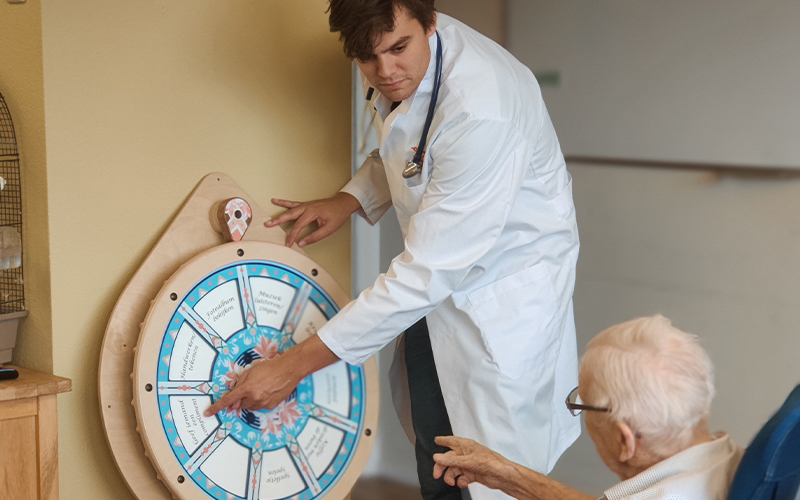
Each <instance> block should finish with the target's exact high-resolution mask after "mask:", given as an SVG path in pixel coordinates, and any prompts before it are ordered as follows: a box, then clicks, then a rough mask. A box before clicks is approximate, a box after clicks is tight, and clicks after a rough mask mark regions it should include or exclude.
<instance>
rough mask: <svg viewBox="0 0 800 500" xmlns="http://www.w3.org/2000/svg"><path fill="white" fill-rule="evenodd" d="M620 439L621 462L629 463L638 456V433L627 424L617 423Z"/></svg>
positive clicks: (618, 437)
mask: <svg viewBox="0 0 800 500" xmlns="http://www.w3.org/2000/svg"><path fill="white" fill-rule="evenodd" d="M615 425H616V428H617V432H618V434H617V439H619V461H620V463H623V464H624V463H628V461H629V460H630V459H631V458H633V456H634V455H635V454H636V433H635V432H633V431H632V430H631V428H630V427H628V424H626V423H625V422H615Z"/></svg>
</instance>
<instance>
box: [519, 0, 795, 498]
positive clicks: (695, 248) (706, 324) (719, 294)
mask: <svg viewBox="0 0 800 500" xmlns="http://www.w3.org/2000/svg"><path fill="white" fill-rule="evenodd" d="M617 4H618V5H617V7H618V8H619V9H623V10H624V9H625V8H634V7H632V6H629V7H625V6H624V5H623V4H622V3H620V2H617ZM536 5H539V6H542V8H540V9H538V10H537V9H534V8H533V6H534V3H532V2H529V1H528V0H511V1H510V3H509V9H510V10H509V19H510V25H509V49H510V50H511V52H512V53H514V54H515V55H516V56H517V57H518V58H519V59H520V60H522V61H523V62H525V63H526V64H528V65H529V66H531V67H532V68H533V69H534V70H536V69H541V67H540V68H537V67H536V66H537V64H540V63H539V62H537V61H536V60H535V58H534V56H533V54H534V53H535V50H534V42H533V41H532V38H533V37H532V36H531V33H532V30H531V28H530V26H531V22H530V20H531V19H534V18H535V20H536V24H537V25H540V26H543V25H547V24H548V22H549V21H550V18H549V17H548V16H551V15H555V14H554V12H555V11H554V10H553V9H549V8H544V7H546V6H548V5H549V6H550V7H552V5H553V4H550V3H548V2H536ZM673 5H674V4H673ZM622 14H624V12H623V13H622ZM686 14H689V12H688V11H687V12H686ZM741 14H742V13H741V12H740V11H737V10H736V9H735V8H731V9H718V10H717V11H716V13H715V17H716V22H718V23H720V24H726V23H737V22H739V21H740V19H741ZM553 22H556V20H553ZM681 36H682V34H681V33H680V32H676V33H674V37H675V38H676V39H677V38H680V37H681ZM764 36H769V32H767V31H766V28H765V33H764ZM729 57H732V58H735V57H737V52H736V50H735V49H734V48H732V49H731V51H730V54H729ZM550 63H551V62H550V61H547V62H545V63H541V64H544V65H549V64H550ZM740 71H741V74H742V75H748V76H751V77H752V76H753V75H754V74H755V73H754V72H755V71H757V68H754V67H748V66H746V65H742V67H741V68H740ZM687 78H691V75H687ZM619 83H620V85H622V84H623V83H624V82H623V81H620V82H619ZM722 90H724V89H722ZM557 92H558V89H550V88H546V89H544V91H543V94H544V96H545V102H548V97H551V98H552V97H553V96H554V95H556V93H557ZM777 98H784V99H796V96H787V95H784V96H777ZM743 105H744V106H746V105H747V103H743ZM634 108H635V105H634V104H633V103H630V104H629V107H628V108H623V109H621V110H620V113H622V114H624V113H631V114H633V113H636V112H637V109H634ZM551 111H552V115H553V122H554V124H555V127H556V130H557V131H558V132H559V135H560V136H561V137H562V140H563V139H564V138H568V137H569V135H570V133H574V132H575V131H574V130H571V129H566V130H565V127H566V125H565V123H566V122H568V120H566V119H562V117H561V116H560V115H559V113H558V111H557V110H555V109H552V110H551ZM780 116H781V115H776V117H775V119H774V120H773V122H772V123H770V124H769V126H770V127H772V128H775V129H781V128H784V127H788V125H789V124H788V123H784V122H782V121H781V120H780ZM718 118H720V119H718V120H717V122H718V123H719V127H721V130H720V129H717V130H715V132H714V135H715V136H717V137H718V136H719V135H720V134H723V135H724V133H725V130H726V127H728V128H730V129H732V128H734V127H735V126H736V125H735V124H733V123H731V122H730V121H729V120H725V119H721V117H718ZM593 119H596V117H594V118H593ZM687 119H690V120H701V119H708V117H705V116H697V117H692V116H689V117H687ZM587 133H590V134H595V133H596V134H614V133H615V130H613V129H612V130H608V129H604V130H600V129H595V130H590V131H589V132H587ZM566 140H567V141H568V140H569V139H566ZM763 140H764V141H765V142H764V143H763V144H762V146H763V148H765V149H766V148H768V147H770V144H769V143H768V141H769V137H765V138H764V139H763ZM569 146H570V145H569V143H562V147H563V148H564V149H565V150H568V149H569ZM666 146H669V144H666ZM719 161H722V160H719ZM795 163H796V161H795ZM568 168H569V169H570V171H571V173H572V174H573V177H574V190H575V191H574V194H575V204H576V208H577V214H578V227H579V230H580V234H581V242H582V246H581V255H580V259H579V261H578V273H577V284H576V292H575V309H576V321H577V328H578V345H579V346H580V349H581V352H582V351H583V348H584V346H585V345H586V343H587V342H588V340H589V339H590V338H591V337H592V336H594V335H595V334H597V333H598V332H600V331H601V330H603V329H605V328H607V327H608V326H611V325H612V324H614V323H617V322H620V321H625V320H628V319H631V318H634V317H637V316H643V315H650V314H654V313H662V314H664V315H666V316H667V317H669V318H671V319H672V320H673V322H674V324H675V325H676V326H678V327H679V328H682V329H684V330H687V331H689V332H692V333H695V334H697V335H699V336H700V338H701V341H702V343H703V346H704V347H705V348H706V349H707V350H708V352H709V354H710V355H711V358H712V360H713V361H714V364H715V366H716V376H717V384H716V385H717V397H716V399H715V401H714V404H713V408H712V418H711V422H710V424H711V428H712V429H713V430H727V431H728V432H730V434H731V435H732V436H733V438H734V439H735V440H736V441H737V442H738V443H739V444H741V445H743V446H746V445H747V444H748V442H749V441H750V439H751V438H752V437H753V436H754V434H755V433H756V432H757V431H758V430H759V428H760V427H761V425H762V424H763V423H764V422H765V421H766V420H767V418H769V416H770V415H771V414H772V413H773V412H774V411H775V410H776V409H777V408H778V407H779V406H780V404H781V403H782V402H783V400H784V399H785V397H786V396H787V395H788V393H789V392H790V390H791V389H792V388H793V387H794V386H795V385H796V384H797V383H798V382H800V362H798V353H800V307H798V306H800V265H799V264H800V250H799V249H800V229H798V223H797V221H798V217H797V214H798V210H800V176H798V175H797V174H785V175H780V174H770V173H765V172H758V171H745V170H734V171H727V172H721V173H714V172H712V171H702V170H674V169H673V170H667V169H654V168H644V167H641V168H636V167H622V166H613V165H607V166H601V165H589V164H579V163H569V164H568ZM553 477H555V478H557V479H559V480H562V481H564V482H565V483H567V484H569V485H572V486H575V487H579V488H582V489H583V490H584V491H586V492H587V493H591V494H597V495H598V496H599V494H600V493H601V491H602V490H603V489H604V488H606V487H608V486H610V485H612V484H614V483H615V482H616V481H617V479H616V478H615V477H614V476H613V475H612V474H611V473H610V472H608V471H607V470H606V468H605V466H604V465H603V464H602V462H601V461H600V459H599V458H598V457H597V454H596V452H595V450H594V446H593V445H592V443H591V441H590V439H589V438H588V436H586V435H585V434H584V435H583V436H581V438H580V439H579V440H578V442H577V443H576V444H575V445H574V446H573V447H572V448H570V449H569V450H568V451H567V452H566V454H565V455H564V456H563V457H562V459H561V461H560V462H559V464H558V465H557V467H556V470H555V471H554V472H553Z"/></svg>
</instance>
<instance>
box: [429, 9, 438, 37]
mask: <svg viewBox="0 0 800 500" xmlns="http://www.w3.org/2000/svg"><path fill="white" fill-rule="evenodd" d="M437 14H438V12H436V11H435V10H434V11H433V23H431V27H430V28H428V33H426V34H427V35H428V38H430V37H432V36H433V35H434V33H436V24H437V22H438V21H439V17H438V16H437Z"/></svg>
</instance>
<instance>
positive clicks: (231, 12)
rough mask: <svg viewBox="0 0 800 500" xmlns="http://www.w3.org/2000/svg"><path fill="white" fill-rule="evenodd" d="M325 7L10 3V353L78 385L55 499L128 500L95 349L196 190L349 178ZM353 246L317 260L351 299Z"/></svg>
mask: <svg viewBox="0 0 800 500" xmlns="http://www.w3.org/2000/svg"><path fill="white" fill-rule="evenodd" d="M326 7H327V2H325V0H293V1H291V2H287V1H284V0H271V1H266V0H263V1H249V0H228V1H225V2H218V1H211V0H171V1H163V0H141V1H137V2H116V1H115V2H108V1H105V0H72V1H69V2H63V1H60V0H44V1H43V3H42V5H41V8H40V4H39V0H28V2H27V3H26V4H23V5H18V6H11V5H8V4H7V3H6V2H0V90H2V91H4V92H8V93H9V95H11V94H12V93H13V94H14V98H15V101H14V104H13V106H12V112H13V113H14V118H15V119H16V120H17V123H18V130H19V132H20V136H21V140H20V142H21V146H22V147H23V151H24V153H23V162H24V164H25V167H26V169H28V170H26V173H25V177H24V178H23V182H24V183H25V190H26V192H25V194H26V199H25V203H26V224H27V226H26V229H27V231H28V232H27V233H26V242H25V243H26V246H25V252H26V255H25V257H26V266H27V267H26V272H27V273H28V274H27V277H28V297H29V304H30V308H31V310H32V313H31V318H30V319H29V320H28V322H27V324H26V330H27V331H26V332H24V334H25V335H24V337H23V338H21V342H20V344H21V347H20V350H19V351H18V352H17V353H16V355H15V356H16V358H15V359H16V360H17V361H18V362H19V363H20V364H23V365H25V366H32V367H35V368H40V369H43V370H45V371H49V370H50V369H52V371H53V372H54V373H56V374H58V375H61V376H66V377H69V378H71V379H72V381H73V392H72V393H70V394H66V395H63V396H61V397H60V399H59V432H60V449H59V458H60V466H61V469H60V477H61V497H62V498H67V499H72V498H85V499H111V498H113V499H125V498H130V494H129V493H128V490H127V488H126V487H125V485H124V483H123V481H122V479H121V477H120V475H119V474H118V472H117V471H116V468H115V465H114V463H113V460H112V458H111V455H110V453H109V451H108V448H107V445H106V441H105V437H104V433H103V429H102V426H101V420H100V416H99V411H98V398H97V380H96V378H97V366H98V359H99V352H100V347H101V343H102V340H103V334H104V330H105V325H106V322H107V320H108V317H109V315H110V313H111V309H112V307H113V305H114V303H115V301H116V298H117V297H118V296H119V294H120V293H121V291H122V289H123V287H124V286H125V284H126V283H127V282H128V280H129V279H130V278H131V276H132V275H133V273H134V272H135V271H136V269H137V267H138V266H139V264H140V263H141V262H142V260H143V259H144V257H145V256H146V254H147V252H148V251H149V249H150V248H151V247H152V245H153V244H154V243H155V242H156V240H157V239H158V237H159V235H160V234H161V233H162V231H163V230H164V229H165V228H166V227H167V225H168V224H169V222H170V220H171V219H172V217H173V216H174V215H175V213H176V212H177V210H178V208H179V207H180V206H181V204H182V203H183V202H184V201H185V199H186V197H187V196H188V195H189V193H190V192H191V191H192V189H193V188H194V186H195V185H196V184H197V182H199V181H200V179H201V178H202V177H203V176H204V175H205V174H207V173H209V172H212V171H223V172H226V173H228V174H229V175H231V176H232V177H233V178H234V179H235V180H236V181H237V182H238V183H239V184H240V185H242V186H243V187H244V188H245V190H246V191H247V192H248V193H249V194H250V195H252V196H253V197H254V198H255V199H256V200H258V201H259V202H260V204H262V205H263V206H265V207H266V206H268V204H269V199H270V198H271V197H275V196H280V197H288V198H294V199H310V198H316V197H322V196H327V195H330V194H333V193H334V192H335V191H336V190H337V189H338V188H339V187H341V186H342V185H343V184H344V183H345V182H346V181H347V179H348V178H349V157H350V97H349V88H350V87H349V85H350V64H349V62H348V61H347V60H346V59H345V58H344V56H343V55H342V51H341V48H340V45H339V43H338V41H337V36H336V35H334V34H331V33H329V31H328V26H327V16H326V14H325V10H326ZM40 13H41V14H40ZM40 20H41V23H40ZM12 39H14V40H15V43H14V44H12V43H10V41H11V40H12ZM17 40H19V41H21V42H22V43H17ZM45 117H46V120H45ZM45 124H46V127H45ZM45 132H46V138H47V141H46V144H45ZM45 153H46V154H45ZM45 158H47V163H46V166H47V168H46V169H45ZM48 227H49V231H48ZM34 228H36V230H37V231H38V233H34ZM349 252H350V240H349V228H346V229H345V230H343V231H341V232H340V233H339V234H338V235H336V236H334V237H332V238H330V239H329V240H328V241H325V242H323V243H320V244H317V245H315V246H313V247H311V248H309V249H308V253H309V254H310V256H311V257H312V258H314V259H315V260H317V261H318V262H319V263H320V264H321V265H322V266H323V267H325V268H326V269H327V270H328V271H330V272H331V273H332V274H333V276H334V277H335V278H336V280H337V281H338V282H339V283H340V284H342V285H343V286H344V287H345V289H349V282H350V259H349ZM51 298H52V299H51ZM51 304H52V321H51V316H50V305H51ZM51 324H52V329H51V327H50V325H51ZM34 326H35V327H36V328H35V331H31V330H34V328H33V327H34ZM52 353H54V354H52Z"/></svg>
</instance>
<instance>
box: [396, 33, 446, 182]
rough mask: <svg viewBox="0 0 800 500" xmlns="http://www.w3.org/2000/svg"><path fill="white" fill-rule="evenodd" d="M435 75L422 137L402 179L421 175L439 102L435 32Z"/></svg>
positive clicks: (439, 49)
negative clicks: (429, 134)
mask: <svg viewBox="0 0 800 500" xmlns="http://www.w3.org/2000/svg"><path fill="white" fill-rule="evenodd" d="M436 41H437V44H436V73H435V77H434V82H433V91H432V92H431V103H430V105H429V106H428V116H427V117H426V118H425V126H424V127H422V136H421V137H420V139H419V146H418V147H417V152H416V154H414V158H413V159H412V160H411V161H410V162H408V163H406V168H405V169H404V170H403V178H404V179H411V178H412V177H414V176H416V175H419V174H421V173H422V162H423V158H424V157H425V147H426V146H427V142H428V132H429V131H430V129H431V124H432V123H433V115H434V112H435V111H436V103H437V101H438V100H439V88H440V87H441V85H442V59H443V56H442V37H441V36H440V35H439V32H438V31H437V32H436Z"/></svg>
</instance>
